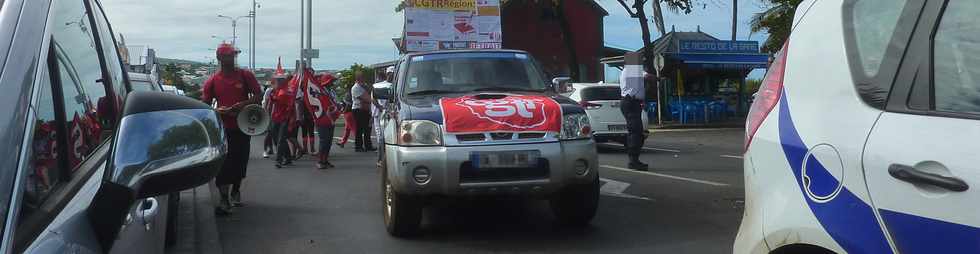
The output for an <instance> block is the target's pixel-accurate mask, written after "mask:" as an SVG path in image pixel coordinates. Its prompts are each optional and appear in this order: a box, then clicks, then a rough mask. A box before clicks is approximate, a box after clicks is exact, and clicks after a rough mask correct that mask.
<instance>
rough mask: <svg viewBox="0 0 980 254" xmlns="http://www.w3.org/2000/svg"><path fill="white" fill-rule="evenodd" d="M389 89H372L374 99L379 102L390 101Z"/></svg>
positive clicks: (390, 91)
mask: <svg viewBox="0 0 980 254" xmlns="http://www.w3.org/2000/svg"><path fill="white" fill-rule="evenodd" d="M392 93H393V91H392V89H391V87H376V88H374V98H375V99H379V100H391V97H392Z"/></svg>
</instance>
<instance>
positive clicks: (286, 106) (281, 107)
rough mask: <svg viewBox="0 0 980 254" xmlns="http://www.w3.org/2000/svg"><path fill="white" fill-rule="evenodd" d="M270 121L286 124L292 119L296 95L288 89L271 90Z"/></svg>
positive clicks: (277, 88)
mask: <svg viewBox="0 0 980 254" xmlns="http://www.w3.org/2000/svg"><path fill="white" fill-rule="evenodd" d="M270 97H272V121H273V122H275V123H288V122H289V120H290V119H291V117H293V114H294V111H293V108H294V106H293V105H295V103H294V102H295V100H296V94H295V93H293V92H292V91H290V89H289V88H288V87H276V88H275V89H273V90H272V95H270Z"/></svg>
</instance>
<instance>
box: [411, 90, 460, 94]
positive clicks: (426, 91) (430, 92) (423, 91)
mask: <svg viewBox="0 0 980 254" xmlns="http://www.w3.org/2000/svg"><path fill="white" fill-rule="evenodd" d="M446 93H455V92H453V91H448V90H437V89H433V90H422V91H415V92H409V93H407V94H406V95H433V94H446Z"/></svg>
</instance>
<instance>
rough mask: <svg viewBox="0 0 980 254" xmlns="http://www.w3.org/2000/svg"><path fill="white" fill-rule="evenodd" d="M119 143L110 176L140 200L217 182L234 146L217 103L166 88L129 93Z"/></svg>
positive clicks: (117, 135)
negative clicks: (229, 142) (228, 140)
mask: <svg viewBox="0 0 980 254" xmlns="http://www.w3.org/2000/svg"><path fill="white" fill-rule="evenodd" d="M114 142H115V143H114V146H113V153H112V156H113V157H112V160H111V162H112V164H111V165H112V166H111V167H109V169H110V170H111V172H110V176H109V177H110V181H111V182H112V183H115V184H117V185H119V186H122V187H126V188H129V189H130V190H131V191H132V193H134V194H135V195H136V198H137V199H141V198H148V197H154V196H158V195H162V194H166V193H172V192H178V191H182V190H186V189H190V188H194V187H196V186H200V185H202V184H205V183H207V182H209V181H211V179H212V178H214V176H215V175H217V174H218V171H219V170H220V168H221V165H222V163H223V161H224V158H225V155H226V154H227V149H228V148H227V144H226V137H225V134H224V131H223V129H222V126H221V121H220V118H219V117H218V114H217V113H216V112H215V111H214V110H213V109H211V107H209V106H208V105H206V104H204V103H202V102H200V101H197V100H194V99H192V98H188V97H184V96H178V95H174V94H168V93H163V92H133V93H130V94H129V98H127V99H126V104H125V107H124V108H123V117H122V120H121V121H120V124H119V129H118V131H117V132H116V138H115V141H114Z"/></svg>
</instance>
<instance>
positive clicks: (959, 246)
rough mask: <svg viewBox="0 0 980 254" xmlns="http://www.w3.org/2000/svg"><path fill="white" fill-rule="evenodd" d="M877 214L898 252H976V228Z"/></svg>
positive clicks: (979, 233)
mask: <svg viewBox="0 0 980 254" xmlns="http://www.w3.org/2000/svg"><path fill="white" fill-rule="evenodd" d="M963 212H967V213H970V212H976V211H963ZM878 213H879V214H881V220H883V221H884V222H885V225H888V232H889V233H891V235H892V240H893V241H895V247H896V248H898V250H899V251H901V252H902V253H980V228H975V227H970V226H967V225H960V224H956V223H949V222H945V221H939V220H933V219H929V218H925V217H919V216H915V215H910V214H904V213H899V212H894V211H889V210H885V209H878Z"/></svg>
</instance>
